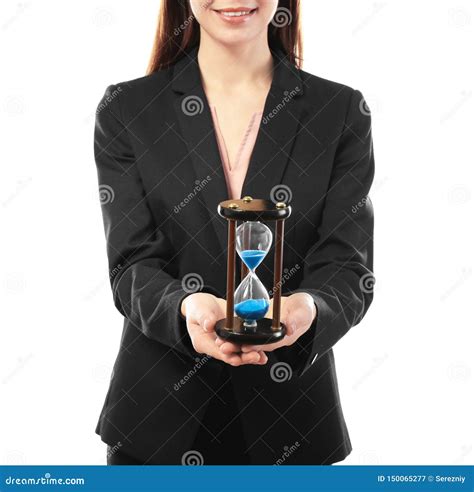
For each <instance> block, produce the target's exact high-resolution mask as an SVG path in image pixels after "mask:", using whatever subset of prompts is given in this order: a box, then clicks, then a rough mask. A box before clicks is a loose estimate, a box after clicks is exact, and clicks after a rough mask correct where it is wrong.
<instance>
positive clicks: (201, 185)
mask: <svg viewBox="0 0 474 492" xmlns="http://www.w3.org/2000/svg"><path fill="white" fill-rule="evenodd" d="M211 180H212V178H211V176H209V175H208V176H206V177H205V178H204V179H202V180H199V179H197V180H196V181H195V182H194V183H195V185H196V186H195V187H194V188H193V191H191V192H190V193H188V195H187V196H186V197H185V198H184V200H182V201H181V202H180V203H178V205H175V207H174V208H173V212H174V213H175V214H179V212H181V210H182V209H183V208H184V207H185V206H186V205H187V204H188V203H189V202H190V201H191V200H192V199H193V198H194V197H195V196H196V195H197V194H198V193H199V192H200V191H201V190H202V189H203V188H205V187H206V186H207V185H208V184H209V182H210V181H211Z"/></svg>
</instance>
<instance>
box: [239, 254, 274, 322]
mask: <svg viewBox="0 0 474 492" xmlns="http://www.w3.org/2000/svg"><path fill="white" fill-rule="evenodd" d="M266 254H267V252H266V251H261V250H258V249H248V250H244V251H242V252H241V253H240V257H241V258H242V261H243V262H244V263H245V264H246V265H247V267H248V269H249V270H250V272H251V273H250V274H249V275H255V274H254V273H253V271H254V270H255V269H256V268H257V267H258V265H260V263H261V262H262V260H263V259H264V258H265V256H266ZM249 281H251V277H249ZM269 307H270V303H269V301H268V300H267V299H247V300H245V301H242V302H239V303H238V304H236V305H235V306H234V309H235V314H237V316H239V318H242V319H245V320H252V321H254V320H258V319H261V318H263V317H264V316H265V314H266V313H267V311H268V308H269Z"/></svg>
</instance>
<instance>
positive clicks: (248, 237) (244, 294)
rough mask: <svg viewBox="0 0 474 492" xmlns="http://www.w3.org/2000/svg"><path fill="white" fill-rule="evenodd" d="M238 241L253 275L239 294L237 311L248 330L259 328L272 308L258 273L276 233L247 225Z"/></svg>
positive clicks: (239, 230) (238, 234)
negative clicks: (260, 321) (260, 322)
mask: <svg viewBox="0 0 474 492" xmlns="http://www.w3.org/2000/svg"><path fill="white" fill-rule="evenodd" d="M235 239H236V250H237V253H238V254H239V256H240V258H241V259H242V261H243V262H244V263H245V265H246V266H247V268H248V269H249V273H248V274H247V275H246V277H245V278H244V279H243V280H242V282H241V283H240V285H239V286H238V287H237V290H236V291H235V294H234V310H235V314H236V315H237V316H238V317H239V318H241V319H243V320H244V326H245V327H247V328H255V327H256V326H257V320H259V319H261V318H263V317H264V316H265V314H266V313H267V311H268V308H269V306H270V296H269V295H268V292H267V291H266V289H265V287H264V285H263V284H262V282H260V280H259V278H258V277H257V275H256V273H255V270H256V268H257V267H258V266H259V265H260V263H261V262H262V261H263V259H264V258H265V256H266V255H267V253H268V251H269V250H270V246H271V244H272V231H271V230H270V229H269V228H268V227H267V226H266V225H265V224H262V223H261V222H256V221H251V222H244V223H243V224H241V225H240V226H239V227H238V228H237V231H236V238H235Z"/></svg>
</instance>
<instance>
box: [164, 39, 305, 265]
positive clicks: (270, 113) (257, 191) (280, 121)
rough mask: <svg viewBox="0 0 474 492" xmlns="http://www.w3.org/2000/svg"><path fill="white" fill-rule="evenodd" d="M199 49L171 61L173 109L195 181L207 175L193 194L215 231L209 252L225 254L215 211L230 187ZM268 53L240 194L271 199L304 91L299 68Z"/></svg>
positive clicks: (295, 128) (288, 153)
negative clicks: (270, 64)
mask: <svg viewBox="0 0 474 492" xmlns="http://www.w3.org/2000/svg"><path fill="white" fill-rule="evenodd" d="M197 51H198V50H197V48H194V49H193V50H192V51H190V52H189V53H187V54H186V55H185V56H184V57H182V58H181V59H180V60H179V61H178V62H177V63H176V64H175V65H174V69H173V80H172V81H171V83H172V87H173V90H174V91H175V92H177V93H178V94H179V96H178V97H177V98H176V99H175V102H174V109H175V112H176V116H177V119H178V121H179V125H180V128H181V132H182V136H183V140H184V142H185V145H186V147H187V154H188V156H189V158H190V160H191V163H192V168H193V171H194V180H195V181H196V182H198V181H201V180H203V179H207V176H209V177H210V178H211V179H210V180H209V183H208V184H206V186H205V188H204V189H203V190H202V191H201V192H200V193H199V194H198V195H197V197H196V198H197V199H198V201H199V202H200V203H201V204H203V205H204V207H205V209H206V211H207V212H206V211H204V212H203V213H207V214H208V220H210V223H211V225H212V227H211V228H210V231H211V233H212V234H214V236H215V241H210V243H211V244H213V245H214V244H215V247H214V249H213V251H212V254H213V255H216V256H215V257H216V258H219V257H220V256H221V255H225V251H226V248H227V227H226V226H227V224H226V221H224V220H223V219H222V218H221V217H219V215H218V214H217V205H218V204H219V202H221V201H223V200H226V199H228V191H227V185H226V181H225V175H224V171H223V167H222V162H221V158H220V154H219V147H218V143H217V138H216V133H215V129H214V125H213V120H212V115H211V112H210V108H209V104H208V101H207V97H206V94H205V92H204V89H203V86H202V82H201V76H200V72H199V66H198V61H197ZM272 54H273V58H274V72H273V79H272V85H271V88H270V91H269V94H268V96H267V99H266V101H265V107H264V110H263V116H262V121H261V123H260V128H259V132H258V135H257V139H256V142H255V147H254V150H253V153H252V157H251V159H250V163H249V169H248V171H247V175H246V177H245V181H244V185H243V188H242V196H245V195H250V196H253V197H255V198H271V196H270V193H271V190H272V189H273V187H275V186H276V185H278V184H280V183H281V181H282V179H283V175H284V172H285V168H286V166H287V164H288V161H289V160H290V159H291V149H292V146H293V141H294V137H295V135H296V133H297V131H298V128H299V121H300V119H301V118H300V116H301V107H302V105H301V104H298V101H297V99H298V97H299V96H301V94H302V93H303V84H302V81H301V78H300V74H299V71H298V69H297V68H296V67H294V66H293V65H291V64H290V63H289V62H288V61H287V59H286V58H285V57H284V56H283V54H282V53H281V52H278V51H273V52H272Z"/></svg>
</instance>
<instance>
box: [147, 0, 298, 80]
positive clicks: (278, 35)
mask: <svg viewBox="0 0 474 492" xmlns="http://www.w3.org/2000/svg"><path fill="white" fill-rule="evenodd" d="M205 1H206V0H203V2H205ZM300 19H301V14H300V0H280V1H279V3H278V10H277V12H276V14H275V17H274V20H273V22H271V23H270V25H269V26H268V44H269V46H270V48H272V49H280V50H282V51H283V52H284V53H285V54H286V56H287V57H288V59H289V61H290V62H291V63H293V64H294V65H296V66H298V67H300V66H301V59H302V51H303V50H302V40H301V27H300ZM198 44H199V24H198V22H197V20H196V19H195V18H194V15H193V13H192V11H191V7H190V5H189V1H188V0H161V8H160V13H159V17H158V27H157V29H156V34H155V41H154V43H153V51H152V54H151V57H150V62H149V64H148V70H147V73H148V74H151V73H153V72H156V71H157V70H160V69H162V68H166V67H169V66H170V65H172V64H174V63H176V62H177V61H178V60H179V59H180V58H181V57H182V56H183V54H184V53H185V52H187V51H189V50H190V49H192V48H194V47H195V46H197V45H198Z"/></svg>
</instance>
